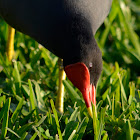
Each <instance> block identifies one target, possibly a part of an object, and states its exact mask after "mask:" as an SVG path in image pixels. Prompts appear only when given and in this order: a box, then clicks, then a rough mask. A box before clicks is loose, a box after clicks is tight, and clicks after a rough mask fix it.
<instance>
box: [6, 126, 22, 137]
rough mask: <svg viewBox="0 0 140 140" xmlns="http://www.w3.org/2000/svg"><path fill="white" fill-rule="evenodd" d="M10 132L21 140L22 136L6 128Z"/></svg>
mask: <svg viewBox="0 0 140 140" xmlns="http://www.w3.org/2000/svg"><path fill="white" fill-rule="evenodd" d="M6 129H7V130H8V131H9V132H11V133H12V134H14V135H15V136H16V137H17V138H20V136H19V135H18V134H17V133H16V132H14V131H13V130H11V129H10V128H6Z"/></svg>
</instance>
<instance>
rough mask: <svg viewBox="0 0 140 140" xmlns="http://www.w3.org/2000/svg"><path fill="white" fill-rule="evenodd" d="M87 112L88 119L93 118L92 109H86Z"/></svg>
mask: <svg viewBox="0 0 140 140" xmlns="http://www.w3.org/2000/svg"><path fill="white" fill-rule="evenodd" d="M87 110H88V113H89V115H90V117H91V118H93V113H92V107H88V108H87Z"/></svg>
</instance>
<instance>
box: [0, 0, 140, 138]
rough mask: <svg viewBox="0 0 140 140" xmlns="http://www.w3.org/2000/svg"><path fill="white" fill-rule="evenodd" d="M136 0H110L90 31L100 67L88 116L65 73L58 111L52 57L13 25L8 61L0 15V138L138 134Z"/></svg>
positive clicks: (139, 53) (139, 85) (139, 43)
mask: <svg viewBox="0 0 140 140" xmlns="http://www.w3.org/2000/svg"><path fill="white" fill-rule="evenodd" d="M139 4H140V3H139V1H131V0H129V1H128V0H122V1H113V5H112V9H111V12H110V14H109V17H108V18H107V19H106V20H105V22H104V24H103V25H102V26H101V28H100V29H99V30H98V32H97V33H96V40H97V42H98V45H99V46H100V48H101V50H102V54H103V72H102V75H101V77H100V80H99V82H98V86H97V107H96V110H97V115H96V113H94V114H93V116H94V117H93V118H94V119H93V120H92V119H91V118H90V116H89V115H88V112H87V110H86V106H85V104H84V101H83V98H82V96H81V93H80V92H79V91H78V90H77V89H76V88H74V87H73V85H72V84H71V83H70V81H69V80H68V79H66V80H64V81H63V84H64V86H65V98H64V114H60V113H59V112H57V111H56V109H55V107H54V102H55V100H56V95H57V90H58V75H59V72H58V58H57V57H56V56H54V55H53V54H52V53H50V52H49V51H48V50H46V49H45V48H42V47H38V46H39V44H38V43H37V42H35V41H34V40H32V39H31V38H30V37H28V36H26V35H23V34H21V33H19V32H17V31H16V35H15V55H14V60H13V61H12V62H9V61H8V59H7V57H6V55H5V51H6V42H7V24H6V23H5V22H4V21H3V20H2V19H0V139H11V140H13V139H21V140H23V139H26V140H29V139H30V140H34V139H40V140H43V139H50V140H53V139H56V140H58V139H60V140H62V139H63V140H80V139H83V140H84V139H92V138H94V139H95V140H96V139H98V140H100V139H102V140H108V139H112V140H118V139H123V140H138V139H140V90H139V89H140V77H139V74H140V72H139V69H140V49H139V48H140V39H139V35H140V26H139V22H140V16H139V14H140V7H139ZM93 109H94V107H93ZM93 112H95V109H94V110H93ZM93 123H94V125H93ZM93 127H94V129H93Z"/></svg>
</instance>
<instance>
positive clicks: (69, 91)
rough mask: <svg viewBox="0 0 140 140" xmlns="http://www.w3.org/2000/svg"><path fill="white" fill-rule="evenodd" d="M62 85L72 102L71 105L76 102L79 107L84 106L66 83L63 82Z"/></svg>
mask: <svg viewBox="0 0 140 140" xmlns="http://www.w3.org/2000/svg"><path fill="white" fill-rule="evenodd" d="M63 84H64V86H65V88H66V90H67V92H68V93H69V96H70V98H71V100H72V102H73V103H75V102H77V103H78V105H79V106H82V105H83V104H84V102H83V100H82V99H81V97H80V96H79V95H78V94H77V92H76V91H75V90H74V89H73V87H72V86H71V85H70V84H69V83H68V82H67V81H66V80H64V81H63Z"/></svg>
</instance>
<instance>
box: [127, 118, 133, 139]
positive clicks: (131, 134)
mask: <svg viewBox="0 0 140 140" xmlns="http://www.w3.org/2000/svg"><path fill="white" fill-rule="evenodd" d="M126 139H127V140H133V130H132V128H131V123H130V120H128V121H127V122H126Z"/></svg>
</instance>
